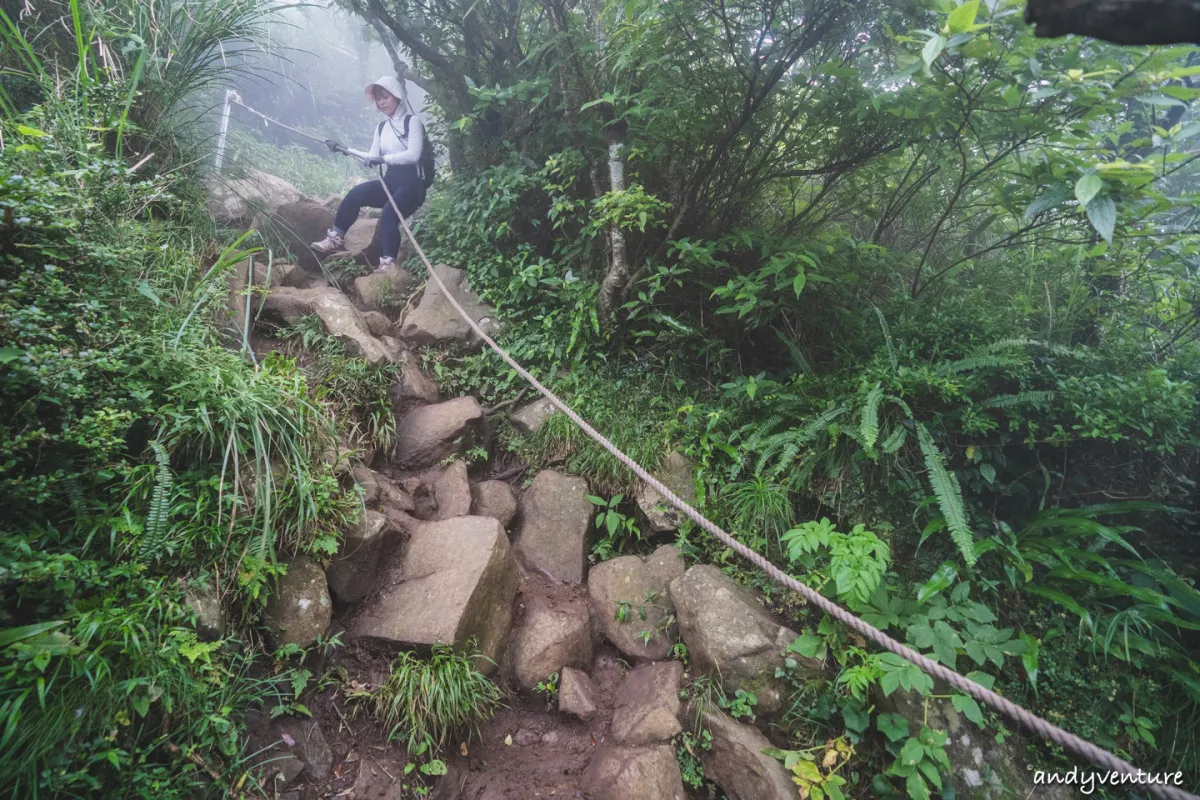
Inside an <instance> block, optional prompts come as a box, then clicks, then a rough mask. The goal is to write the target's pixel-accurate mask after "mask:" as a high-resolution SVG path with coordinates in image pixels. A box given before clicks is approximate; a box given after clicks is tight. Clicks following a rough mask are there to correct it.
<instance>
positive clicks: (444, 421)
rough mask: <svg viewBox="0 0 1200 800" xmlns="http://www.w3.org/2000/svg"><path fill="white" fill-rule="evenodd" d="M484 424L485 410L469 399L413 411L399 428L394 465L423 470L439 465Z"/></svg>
mask: <svg viewBox="0 0 1200 800" xmlns="http://www.w3.org/2000/svg"><path fill="white" fill-rule="evenodd" d="M482 420H483V409H482V408H480V407H479V401H477V400H476V399H475V398H474V397H470V396H464V397H456V398H454V399H453V400H449V401H447V402H445V403H437V404H436V405H430V406H422V407H421V408H417V409H414V410H413V411H410V412H409V413H408V414H407V415H405V417H404V418H403V419H401V420H400V421H399V422H398V423H397V424H396V453H395V465H396V466H398V467H401V468H404V469H424V468H426V467H431V466H433V465H434V464H437V463H438V462H440V461H441V460H442V459H444V458H445V457H446V456H448V455H450V454H451V453H452V452H454V451H455V446H456V445H455V443H456V442H457V441H458V440H460V439H463V438H464V437H466V436H467V435H468V434H470V433H472V432H473V431H474V429H475V428H476V427H477V426H478V425H479V423H480V422H481V421H482Z"/></svg>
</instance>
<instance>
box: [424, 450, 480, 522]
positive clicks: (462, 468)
mask: <svg viewBox="0 0 1200 800" xmlns="http://www.w3.org/2000/svg"><path fill="white" fill-rule="evenodd" d="M433 496H434V498H435V499H436V500H437V511H436V512H435V513H434V514H433V519H435V520H440V519H450V518H451V517H465V516H467V515H468V514H470V513H471V483H470V481H469V480H468V479H467V462H465V461H455V462H454V463H453V464H450V465H449V466H447V467H446V468H445V469H443V470H442V471H441V472H440V473H438V475H437V477H436V478H435V479H434V481H433Z"/></svg>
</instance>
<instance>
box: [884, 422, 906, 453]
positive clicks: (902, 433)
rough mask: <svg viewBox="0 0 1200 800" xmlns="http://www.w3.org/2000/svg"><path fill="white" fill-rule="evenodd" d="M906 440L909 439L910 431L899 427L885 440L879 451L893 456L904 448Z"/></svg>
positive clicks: (901, 426)
mask: <svg viewBox="0 0 1200 800" xmlns="http://www.w3.org/2000/svg"><path fill="white" fill-rule="evenodd" d="M906 439H908V430H907V429H906V428H905V427H904V426H903V425H897V426H896V430H894V431H892V433H891V435H890V436H888V438H887V439H885V440H884V442H883V444H882V445H880V448H879V449H881V450H882V451H883V452H885V453H887V454H888V455H891V454H892V453H895V452H896V451H897V450H899V449H900V448H901V447H903V446H904V442H905V440H906Z"/></svg>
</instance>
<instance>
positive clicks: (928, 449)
mask: <svg viewBox="0 0 1200 800" xmlns="http://www.w3.org/2000/svg"><path fill="white" fill-rule="evenodd" d="M917 443H918V444H919V445H920V447H921V453H922V454H923V455H924V456H925V469H926V471H927V473H928V476H929V485H930V486H931V487H932V488H933V495H934V497H936V498H937V502H938V508H940V509H941V511H942V517H944V518H945V520H946V527H947V528H948V529H949V530H950V537H951V538H952V539H953V540H954V544H956V545H957V546H958V552H959V553H960V554H961V555H962V557H963V561H965V562H966V564H967V566H968V567H970V566H974V565H975V537H974V535H973V534H972V533H971V528H970V526H969V525H968V524H967V509H966V505H965V504H964V503H963V498H962V487H961V486H959V484H958V478H956V477H955V476H954V474H953V473H952V472H950V471H949V470H948V469H946V463H945V461H944V459H943V458H942V453H941V451H940V450H938V448H937V445H936V444H934V442H933V437H932V436H931V435H930V434H929V430H928V429H927V428H926V427H925V425H924V424H923V423H920V422H918V423H917Z"/></svg>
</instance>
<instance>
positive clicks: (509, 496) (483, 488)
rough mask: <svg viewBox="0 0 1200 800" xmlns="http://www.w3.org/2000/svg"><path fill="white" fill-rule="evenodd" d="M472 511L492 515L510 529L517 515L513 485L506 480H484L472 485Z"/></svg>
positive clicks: (477, 514)
mask: <svg viewBox="0 0 1200 800" xmlns="http://www.w3.org/2000/svg"><path fill="white" fill-rule="evenodd" d="M471 513H472V514H474V515H475V516H477V517H492V518H493V519H498V520H500V524H501V525H503V526H504V528H505V530H507V529H508V526H509V524H511V523H512V521H513V517H515V516H516V515H517V498H516V497H514V496H513V490H512V487H511V486H509V485H508V484H507V483H505V482H504V481H483V482H482V483H479V484H476V485H475V486H472V487H471Z"/></svg>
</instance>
